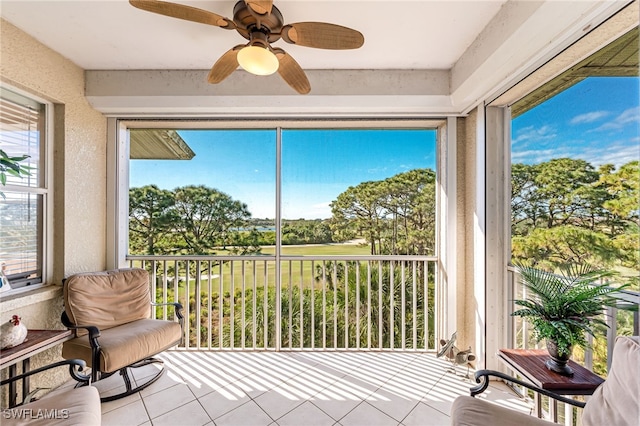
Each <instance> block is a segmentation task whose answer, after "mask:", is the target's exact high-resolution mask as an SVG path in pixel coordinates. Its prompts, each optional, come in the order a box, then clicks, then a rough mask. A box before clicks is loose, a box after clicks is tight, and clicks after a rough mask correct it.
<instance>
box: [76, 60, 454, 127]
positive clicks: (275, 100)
mask: <svg viewBox="0 0 640 426" xmlns="http://www.w3.org/2000/svg"><path fill="white" fill-rule="evenodd" d="M207 73H208V70H201V71H197V70H196V71H193V70H173V71H162V70H135V71H126V70H125V71H121V70H117V71H86V72H85V78H86V87H85V94H86V97H87V99H88V100H89V102H90V103H91V104H92V105H93V107H94V108H96V109H97V110H98V111H101V112H103V113H105V114H108V115H120V116H126V115H140V114H143V115H145V114H146V115H150V114H163V115H167V114H168V115H181V114H182V115H184V114H187V115H229V114H233V115H238V114H240V115H253V114H256V115H261V116H265V117H269V116H271V117H277V116H292V115H293V116H295V115H306V114H311V115H313V114H319V115H354V114H355V115H364V116H370V115H390V116H393V115H407V116H424V115H449V114H456V113H457V112H458V111H457V110H456V109H455V108H453V106H452V105H451V101H450V97H449V92H450V90H449V73H448V72H447V71H442V70H375V71H374V70H308V71H306V73H307V75H308V77H309V81H310V83H311V87H312V89H311V93H309V94H308V95H299V94H298V93H296V92H295V91H294V90H293V89H291V88H290V87H289V86H287V85H286V83H285V82H284V81H283V80H282V79H281V78H280V77H279V76H278V75H277V74H276V75H271V76H267V77H258V76H254V75H251V74H249V73H247V72H245V71H241V70H238V71H235V72H234V73H233V74H232V75H231V76H230V77H228V78H227V79H226V80H224V81H223V82H222V83H219V84H216V85H213V84H209V83H207V81H206V76H207Z"/></svg>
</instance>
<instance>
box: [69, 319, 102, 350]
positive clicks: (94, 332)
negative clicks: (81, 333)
mask: <svg viewBox="0 0 640 426" xmlns="http://www.w3.org/2000/svg"><path fill="white" fill-rule="evenodd" d="M60 320H61V321H62V325H64V326H65V327H67V328H70V329H72V330H78V329H81V328H84V329H85V330H87V331H88V332H89V340H90V341H91V342H92V343H91V344H92V345H93V341H94V340H95V343H96V346H99V345H98V341H97V340H96V339H97V338H98V337H100V330H99V329H98V327H96V326H95V325H76V324H73V323H72V322H71V320H70V319H69V317H68V316H67V313H66V312H63V313H62V316H61V318H60Z"/></svg>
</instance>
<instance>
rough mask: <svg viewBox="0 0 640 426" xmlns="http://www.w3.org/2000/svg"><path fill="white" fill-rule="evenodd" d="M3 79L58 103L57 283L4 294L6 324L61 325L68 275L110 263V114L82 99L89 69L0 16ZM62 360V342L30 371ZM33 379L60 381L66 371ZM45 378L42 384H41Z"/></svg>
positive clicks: (0, 302)
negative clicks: (107, 241) (19, 321)
mask: <svg viewBox="0 0 640 426" xmlns="http://www.w3.org/2000/svg"><path fill="white" fill-rule="evenodd" d="M0 40H1V43H0V81H1V82H2V84H6V85H8V87H11V86H13V87H14V88H16V89H20V90H22V91H25V92H27V93H31V94H33V95H36V96H37V97H39V98H42V99H46V100H48V101H50V102H52V103H53V104H55V108H54V109H55V120H54V122H55V137H54V162H53V170H54V172H53V173H54V182H53V191H54V192H53V194H54V206H53V228H54V233H53V250H52V251H53V253H52V257H53V259H52V265H53V268H52V271H50V272H49V274H48V277H47V278H48V279H47V281H48V283H49V284H56V285H57V286H56V287H50V288H45V289H42V290H36V291H28V292H26V293H23V294H20V295H14V296H8V297H7V296H4V297H3V298H2V299H0V321H2V322H5V321H8V320H9V319H10V317H11V315H13V314H18V315H20V316H21V317H22V319H23V321H24V322H25V323H26V324H27V327H29V328H41V329H45V328H48V329H50V328H63V327H62V324H61V323H60V314H61V312H62V291H61V288H60V286H59V284H60V282H61V279H62V278H63V277H64V276H67V275H70V274H72V273H75V272H80V271H90V270H101V269H104V267H105V259H106V254H105V250H106V244H105V224H106V216H105V215H106V118H105V117H104V116H103V115H102V114H101V113H99V112H98V111H96V110H94V109H93V108H92V107H91V106H90V105H89V103H88V102H87V100H86V98H85V97H84V85H85V81H84V80H85V79H84V70H82V69H81V68H79V67H78V66H76V65H75V64H73V63H72V62H71V61H69V60H67V59H66V58H64V57H62V56H61V55H59V54H58V53H56V52H54V51H53V50H51V49H49V48H47V47H46V46H44V45H43V44H41V43H40V42H38V41H37V40H35V39H34V38H32V37H31V36H29V35H27V34H25V33H24V32H23V31H21V30H20V29H18V28H16V27H15V26H13V25H11V24H9V23H8V22H6V21H4V20H0ZM59 357H60V347H57V348H54V349H52V350H50V351H47V352H46V353H43V354H41V355H38V356H36V357H34V358H33V359H32V365H31V366H32V368H35V367H38V366H40V365H43V364H48V363H50V362H53V361H55V360H57V359H58V358H59ZM60 370H61V374H58V375H57V376H49V377H47V378H46V379H41V381H38V379H37V378H36V379H34V380H33V381H32V382H33V383H32V388H33V387H35V386H51V385H54V384H57V383H58V382H59V381H60V380H61V379H62V378H64V377H65V376H66V377H67V378H68V373H66V372H65V371H63V370H64V369H60ZM43 380H44V383H42V381H43Z"/></svg>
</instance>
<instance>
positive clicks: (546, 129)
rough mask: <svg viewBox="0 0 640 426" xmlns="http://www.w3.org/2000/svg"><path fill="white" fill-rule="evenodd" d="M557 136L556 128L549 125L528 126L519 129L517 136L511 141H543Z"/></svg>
mask: <svg viewBox="0 0 640 426" xmlns="http://www.w3.org/2000/svg"><path fill="white" fill-rule="evenodd" d="M556 136H557V133H556V131H555V129H554V128H553V127H551V126H549V125H544V126H541V127H535V126H528V127H523V128H522V129H520V130H518V132H517V133H516V135H515V138H513V139H512V141H511V142H512V143H514V144H517V143H523V142H541V141H548V140H550V139H555V137H556Z"/></svg>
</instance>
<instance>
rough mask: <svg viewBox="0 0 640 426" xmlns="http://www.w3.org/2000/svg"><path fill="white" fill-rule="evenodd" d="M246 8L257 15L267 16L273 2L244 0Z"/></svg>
mask: <svg viewBox="0 0 640 426" xmlns="http://www.w3.org/2000/svg"><path fill="white" fill-rule="evenodd" d="M245 2H246V3H247V6H249V7H250V8H251V10H253V11H254V12H255V13H257V14H258V15H268V14H270V13H271V8H272V7H273V0H245Z"/></svg>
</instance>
